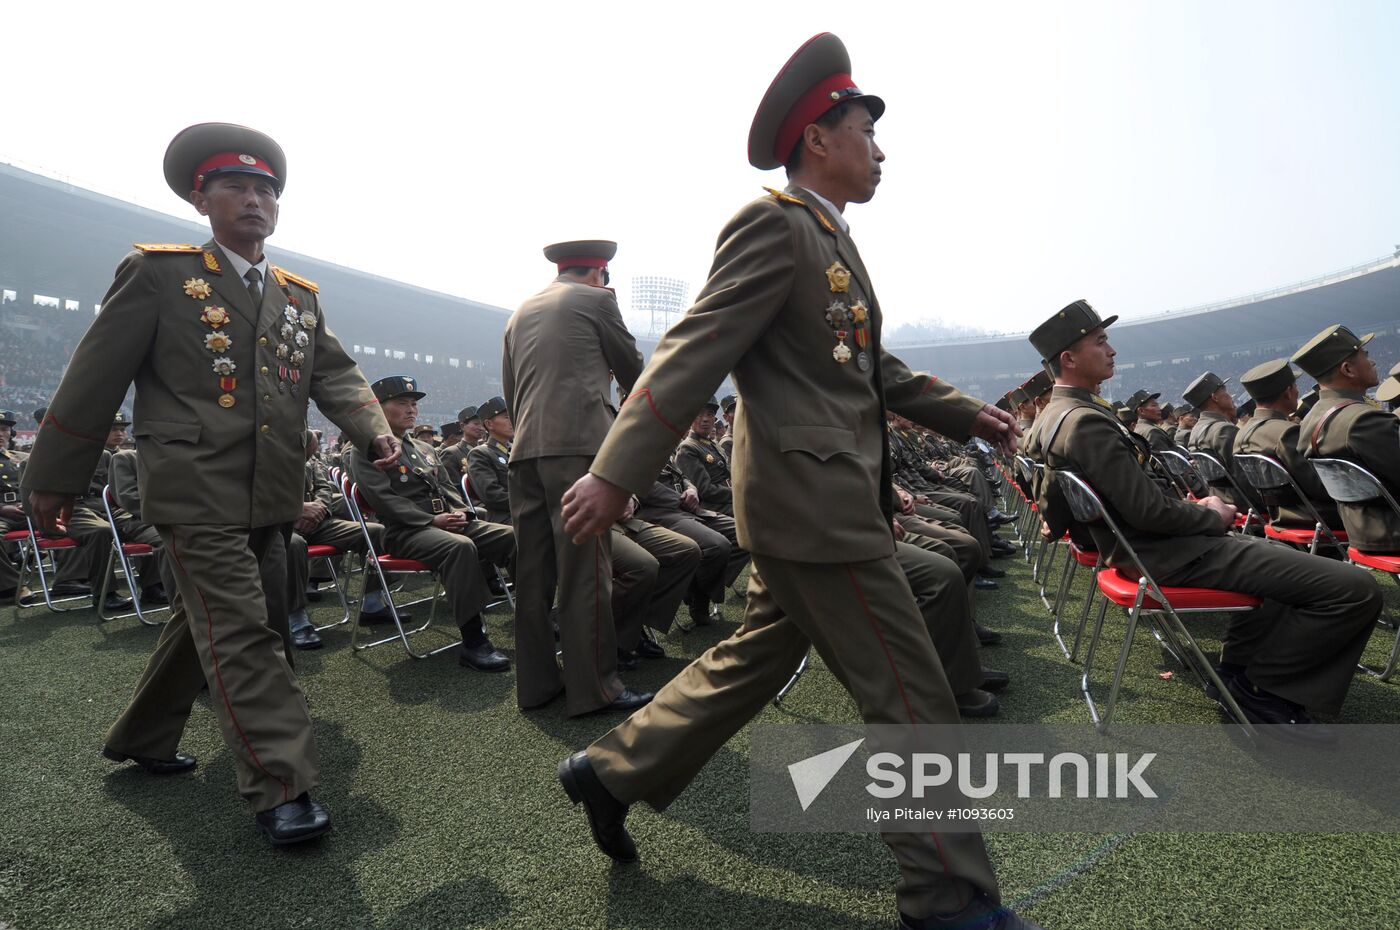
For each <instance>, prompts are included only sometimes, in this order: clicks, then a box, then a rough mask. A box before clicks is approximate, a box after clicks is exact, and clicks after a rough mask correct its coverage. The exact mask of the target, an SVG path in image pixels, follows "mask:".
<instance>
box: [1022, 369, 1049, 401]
mask: <svg viewBox="0 0 1400 930" xmlns="http://www.w3.org/2000/svg"><path fill="white" fill-rule="evenodd" d="M1054 386H1055V380H1054V379H1053V378H1051V377H1050V372H1048V371H1046V370H1045V369H1043V368H1042V369H1041V370H1040V371H1037V372H1036V373H1035V374H1033V375H1031V377H1030V379H1029V380H1028V381H1027V382H1026V383H1025V384H1023V385H1021V390H1023V391H1025V392H1026V396H1027V397H1029V398H1030V399H1031V400H1035V399H1036V398H1037V397H1039V396H1040V395H1042V394H1044V393H1045V392H1046V391H1048V390H1050V389H1051V388H1053V387H1054Z"/></svg>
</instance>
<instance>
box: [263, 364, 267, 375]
mask: <svg viewBox="0 0 1400 930" xmlns="http://www.w3.org/2000/svg"><path fill="white" fill-rule="evenodd" d="M262 373H263V374H267V366H266V365H264V366H263V367H262Z"/></svg>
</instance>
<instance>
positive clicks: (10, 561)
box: [0, 517, 29, 591]
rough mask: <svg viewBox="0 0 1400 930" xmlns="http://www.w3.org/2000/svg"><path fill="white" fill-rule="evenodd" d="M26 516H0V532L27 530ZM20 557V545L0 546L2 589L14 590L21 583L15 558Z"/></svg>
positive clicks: (0, 579)
mask: <svg viewBox="0 0 1400 930" xmlns="http://www.w3.org/2000/svg"><path fill="white" fill-rule="evenodd" d="M27 529H29V526H28V524H27V523H25V520H24V517H0V532H6V533H11V532H14V531H15V530H27ZM18 558H19V547H18V546H17V545H15V544H14V543H4V545H3V547H0V591H14V590H15V588H16V587H17V586H18V585H19V569H18V568H17V567H15V560H16V559H18Z"/></svg>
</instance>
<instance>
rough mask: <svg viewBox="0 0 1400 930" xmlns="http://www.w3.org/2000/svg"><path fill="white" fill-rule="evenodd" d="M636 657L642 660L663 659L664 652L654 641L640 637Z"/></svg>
mask: <svg viewBox="0 0 1400 930" xmlns="http://www.w3.org/2000/svg"><path fill="white" fill-rule="evenodd" d="M637 655H639V656H641V657H642V658H643V659H664V658H666V650H665V649H662V648H661V644H660V643H658V642H657V641H656V640H654V639H647V638H646V637H645V636H643V637H642V641H641V642H639V643H638V644H637Z"/></svg>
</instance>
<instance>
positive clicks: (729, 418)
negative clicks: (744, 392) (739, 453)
mask: <svg viewBox="0 0 1400 930" xmlns="http://www.w3.org/2000/svg"><path fill="white" fill-rule="evenodd" d="M719 407H720V410H722V411H723V412H724V426H725V430H724V436H723V437H721V438H720V441H719V451H721V452H723V453H724V460H725V461H726V462H728V463H729V469H730V471H731V472H732V471H733V470H734V418H735V416H736V415H737V414H738V412H739V395H738V394H726V395H724V396H723V397H721V398H720V399H719Z"/></svg>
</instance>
